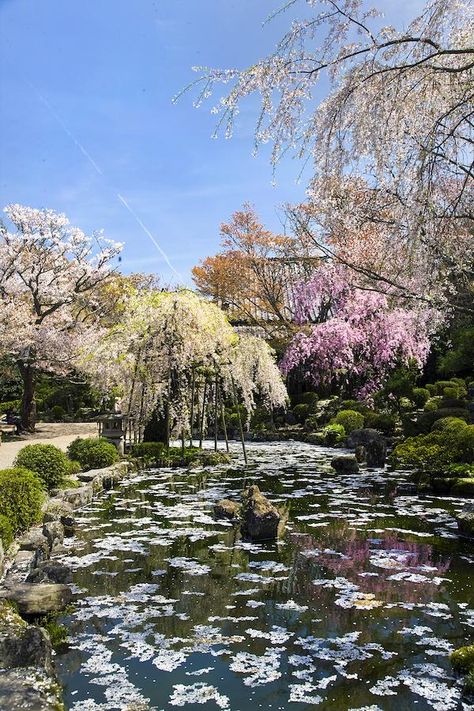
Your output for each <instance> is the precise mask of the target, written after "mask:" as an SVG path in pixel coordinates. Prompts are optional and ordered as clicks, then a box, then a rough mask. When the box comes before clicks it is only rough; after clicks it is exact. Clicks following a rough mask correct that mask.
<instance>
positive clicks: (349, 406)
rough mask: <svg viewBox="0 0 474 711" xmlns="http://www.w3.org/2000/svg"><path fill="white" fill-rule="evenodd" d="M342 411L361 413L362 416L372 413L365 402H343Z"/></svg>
mask: <svg viewBox="0 0 474 711" xmlns="http://www.w3.org/2000/svg"><path fill="white" fill-rule="evenodd" d="M341 409H342V410H354V411H355V412H360V413H361V414H362V415H366V414H367V413H369V412H371V410H370V408H369V407H367V405H365V404H364V403H363V402H359V400H343V401H342V402H341Z"/></svg>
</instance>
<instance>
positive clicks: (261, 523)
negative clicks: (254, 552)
mask: <svg viewBox="0 0 474 711" xmlns="http://www.w3.org/2000/svg"><path fill="white" fill-rule="evenodd" d="M280 519H281V516H280V513H279V511H278V510H277V509H276V508H275V506H273V504H271V503H270V502H269V501H268V499H266V498H265V496H264V495H263V494H262V493H261V491H260V489H259V488H258V486H257V485H255V484H254V485H253V486H249V488H248V489H245V491H244V492H243V494H242V522H241V526H240V529H241V532H242V535H243V536H244V537H246V538H251V539H252V540H253V541H268V540H273V539H275V538H277V537H278V534H279V532H280V531H279V524H280Z"/></svg>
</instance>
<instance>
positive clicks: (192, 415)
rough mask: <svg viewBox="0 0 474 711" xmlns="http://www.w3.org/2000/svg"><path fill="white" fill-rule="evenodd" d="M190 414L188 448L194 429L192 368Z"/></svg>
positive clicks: (193, 376) (193, 378) (192, 377)
mask: <svg viewBox="0 0 474 711" xmlns="http://www.w3.org/2000/svg"><path fill="white" fill-rule="evenodd" d="M191 373H192V375H191V413H190V420H191V422H190V430H191V431H190V433H189V446H190V447H192V446H193V427H194V386H195V382H194V381H195V375H194V367H193V368H192V370H191Z"/></svg>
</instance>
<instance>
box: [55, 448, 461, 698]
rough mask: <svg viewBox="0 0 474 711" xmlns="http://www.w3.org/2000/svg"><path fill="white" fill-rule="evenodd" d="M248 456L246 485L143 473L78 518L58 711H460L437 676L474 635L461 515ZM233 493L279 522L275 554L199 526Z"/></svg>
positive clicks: (457, 693) (383, 488)
mask: <svg viewBox="0 0 474 711" xmlns="http://www.w3.org/2000/svg"><path fill="white" fill-rule="evenodd" d="M250 449H251V462H252V465H251V467H249V468H248V469H247V470H246V471H245V472H244V471H243V469H241V468H239V467H238V466H236V467H234V468H233V469H228V468H227V469H226V468H224V467H216V468H213V469H212V470H208V471H201V472H193V473H192V474H188V473H184V472H171V471H154V472H145V473H141V474H139V475H137V476H136V477H135V478H134V479H132V480H131V481H130V482H129V483H127V485H126V486H125V487H124V488H122V489H120V490H119V491H116V492H112V493H110V494H108V495H105V496H104V497H103V498H102V499H101V500H98V501H96V502H95V503H94V504H92V505H91V506H89V507H88V508H87V509H85V510H84V511H83V512H82V517H81V522H80V528H79V530H78V534H77V537H76V538H75V539H72V540H71V541H70V542H69V544H68V545H69V547H70V549H69V550H68V551H67V552H66V553H65V555H64V558H65V559H66V560H69V562H70V563H72V565H73V566H74V567H75V569H76V573H75V576H74V582H75V585H76V586H77V591H78V603H77V607H76V609H75V611H74V612H73V614H71V615H70V617H68V618H67V620H66V622H67V625H68V627H69V629H70V633H71V643H70V646H69V648H68V650H67V651H66V652H65V653H64V654H62V655H60V656H59V658H58V666H59V670H60V676H61V680H62V682H63V683H64V684H65V688H66V699H67V704H68V708H70V709H72V710H73V711H95V710H96V709H97V710H98V709H101V710H104V709H110V710H112V709H114V710H115V709H120V710H122V709H132V708H133V709H134V710H135V711H137V710H138V709H140V708H143V709H168V708H170V709H171V708H174V707H175V706H178V707H179V706H184V707H186V708H188V709H194V708H196V709H197V708H201V705H202V704H206V708H209V709H211V708H222V709H232V710H233V711H245V710H247V709H252V710H253V709H254V708H255V707H258V708H262V709H267V708H268V709H286V708H293V707H294V708H300V709H303V710H304V709H310V708H311V709H312V708H321V709H328V710H334V711H335V710H337V711H348V710H349V709H359V710H362V709H364V710H365V711H367V709H370V711H375V709H383V710H384V711H385V709H387V710H388V711H392V710H395V709H397V711H399V710H400V709H411V708H413V707H414V706H413V705H414V704H416V706H415V707H416V708H417V709H435V710H436V711H438V710H439V711H445V710H448V711H449V710H450V709H453V710H454V709H463V711H467V709H469V708H472V706H470V705H469V703H468V702H467V701H465V700H464V701H463V700H462V699H461V689H460V686H459V684H458V682H457V681H456V679H454V678H453V677H452V673H451V669H450V664H449V660H448V655H449V652H450V650H451V649H452V648H453V646H459V645H460V644H462V643H466V642H467V641H468V640H470V639H472V635H473V634H474V633H473V629H474V611H473V610H472V609H471V608H472V607H473V606H474V605H473V603H474V600H473V599H472V592H471V585H470V575H472V571H473V564H474V560H473V556H472V550H471V551H469V549H468V548H467V543H465V542H462V541H459V540H458V538H457V536H456V533H455V522H454V519H453V516H452V514H453V512H454V511H456V510H457V509H459V508H461V506H462V503H463V502H462V501H461V500H458V499H449V500H437V499H435V498H433V497H427V498H424V499H421V498H419V497H413V496H411V497H403V496H399V497H397V496H395V488H396V484H397V482H398V481H400V480H403V478H404V475H403V474H398V475H397V476H395V475H393V474H385V473H384V472H380V471H375V472H374V471H372V472H361V473H359V474H358V475H355V476H354V475H353V476H337V475H335V474H333V473H332V472H331V470H330V466H329V461H330V459H331V456H332V452H331V451H327V450H324V449H321V448H316V447H312V446H310V445H304V444H297V443H294V444H293V443H284V444H283V443H282V444H267V445H255V446H253V447H251V448H250ZM244 479H245V481H246V483H249V482H255V483H258V484H259V486H260V488H261V489H262V491H264V492H265V493H266V494H268V495H269V497H270V498H271V499H272V500H273V501H274V502H285V503H288V504H289V505H290V519H289V524H288V530H287V534H286V536H285V538H284V539H283V540H281V541H280V542H278V543H272V544H259V545H254V544H251V543H249V542H246V541H242V540H241V538H240V536H239V534H238V531H237V530H236V529H235V528H234V527H233V526H232V525H230V524H229V523H228V522H225V521H224V522H221V521H219V522H217V521H214V520H213V518H212V515H211V512H212V504H213V502H214V501H216V500H218V499H219V498H223V497H231V498H232V497H236V496H238V492H239V490H240V489H241V488H242V486H243V483H244Z"/></svg>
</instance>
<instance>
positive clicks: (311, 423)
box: [304, 415, 320, 432]
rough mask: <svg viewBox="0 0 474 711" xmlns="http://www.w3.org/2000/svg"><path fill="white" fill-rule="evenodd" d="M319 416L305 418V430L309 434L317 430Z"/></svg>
mask: <svg viewBox="0 0 474 711" xmlns="http://www.w3.org/2000/svg"><path fill="white" fill-rule="evenodd" d="M319 419H320V418H319V415H310V416H309V417H307V418H306V422H305V423H304V424H305V428H306V429H307V430H308V431H309V432H315V431H316V430H317V429H319Z"/></svg>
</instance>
